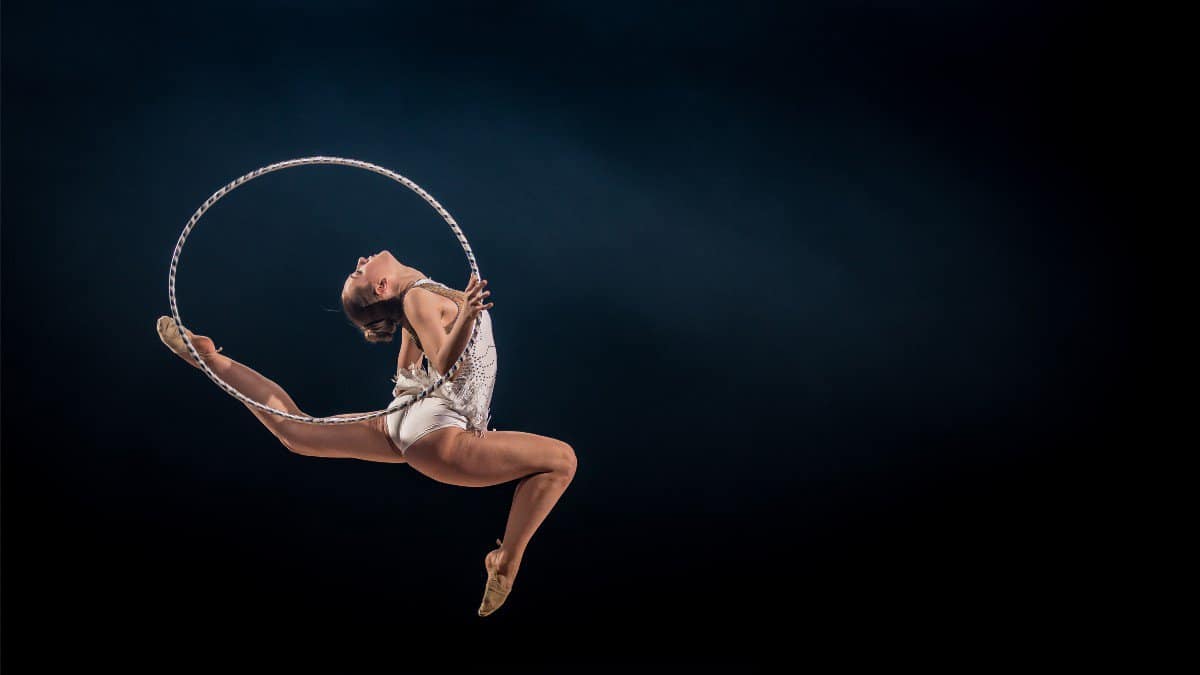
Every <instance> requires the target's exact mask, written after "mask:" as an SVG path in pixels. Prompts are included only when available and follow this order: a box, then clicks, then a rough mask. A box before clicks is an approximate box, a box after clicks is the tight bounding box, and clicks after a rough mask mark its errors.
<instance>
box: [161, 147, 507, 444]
mask: <svg viewBox="0 0 1200 675" xmlns="http://www.w3.org/2000/svg"><path fill="white" fill-rule="evenodd" d="M310 164H336V165H339V166H352V167H354V168H356V169H366V170H367V171H372V172H374V173H377V174H379V175H381V176H386V177H388V178H391V179H392V180H394V181H396V182H397V183H400V184H401V185H403V186H404V187H406V188H408V189H410V190H412V191H413V192H415V193H417V194H418V195H419V196H420V197H421V199H424V200H425V201H426V202H428V203H429V205H430V206H432V207H433V210H434V211H437V213H438V215H439V216H441V217H442V218H443V219H444V220H445V221H446V223H447V224H449V225H450V229H451V230H452V231H453V232H454V236H456V237H458V243H460V244H462V247H463V251H465V252H466V254H467V263H468V264H469V265H470V266H471V272H472V274H474V275H475V277H476V278H482V277H481V276H480V274H479V265H478V264H477V263H476V262H475V253H474V252H472V251H471V245H470V244H469V243H467V237H466V235H464V234H463V232H462V230H461V229H460V228H459V227H458V223H457V222H455V220H454V218H453V217H451V216H450V213H449V212H448V211H446V209H445V208H444V207H443V206H442V205H441V204H439V203H438V201H437V200H436V199H434V198H433V195H430V194H429V193H428V192H426V191H424V190H422V189H421V186H420V185H417V184H416V183H414V182H412V181H411V180H409V179H407V178H405V177H404V176H401V175H400V174H398V173H396V172H395V171H390V170H388V169H385V168H383V167H382V166H377V165H375V164H371V163H369V162H362V161H359V160H357V159H347V158H345V157H303V158H300V159H289V160H287V161H284V162H276V163H275V164H271V165H268V166H264V167H262V168H261V169H255V170H254V171H251V172H250V173H248V174H246V175H244V176H241V177H239V178H237V179H235V180H233V181H232V182H230V183H229V184H227V185H225V186H224V187H222V188H221V189H220V190H217V191H216V192H214V193H213V194H212V196H211V197H209V198H208V199H206V200H204V203H203V204H201V205H200V208H199V209H196V212H195V213H193V214H192V217H191V219H189V220H188V222H187V225H185V226H184V228H183V233H182V234H180V235H179V242H178V243H177V244H175V252H174V253H173V254H171V272H170V274H169V275H168V279H167V294H168V296H169V297H170V300H171V316H172V317H174V318H175V326H176V328H177V330H178V332H179V336H180V337H181V338H183V343H184V344H185V345H187V348H188V352H189V353H191V355H192V359H194V360H195V361H196V363H197V364H199V366H200V369H201V370H203V371H204V374H205V375H207V376H208V379H210V380H212V381H213V382H215V383H216V384H217V386H218V387H220V388H221V389H223V390H224V391H225V393H227V394H229V395H230V396H232V397H234V398H236V399H237V400H239V401H241V402H242V403H245V404H246V405H249V406H252V407H254V408H258V409H259V410H262V411H263V412H268V413H271V414H272V415H278V416H280V417H284V418H286V419H289V420H294V421H296V422H304V423H306V424H354V423H355V422H362V421H364V420H369V419H374V418H376V417H382V416H384V415H390V414H391V413H394V412H396V411H398V410H403V409H405V408H407V407H408V406H410V405H412V404H413V403H416V402H417V401H420V400H421V399H424V398H425V397H426V396H428V395H429V394H430V393H431V392H433V391H434V390H435V389H437V388H438V387H440V386H442V383H443V382H445V381H446V380H448V379H450V378H451V377H454V373H455V372H457V371H458V367H459V365H460V364H461V363H462V362H463V359H464V358H466V356H467V354H468V353H469V352H470V351H471V347H472V346H473V345H474V344H475V340H476V338H478V337H479V326H480V323H481V322H482V320H483V314H482V313H479V314H476V315H475V326H474V327H473V328H472V330H471V339H470V340H468V341H467V346H466V347H465V348H464V349H463V352H462V354H460V355H459V357H458V360H457V361H455V362H454V365H452V366H450V369H449V370H447V371H446V372H445V374H443V375H440V376H438V378H437V379H435V380H434V381H433V383H432V384H430V385H429V386H427V387H425V388H424V389H422V390H421V391H420V392H419V393H418V394H416V395H415V396H414V398H413V399H412V400H409V401H405V402H404V403H401V404H399V405H396V406H392V407H390V408H387V409H385V410H376V411H374V412H369V413H362V414H359V415H347V416H338V417H309V416H308V415H297V414H295V413H290V412H286V411H284V410H277V409H275V408H272V407H271V406H268V405H263V404H262V403H259V402H258V401H254V400H252V399H250V398H248V397H246V396H245V395H244V394H242V392H240V391H238V390H237V389H234V388H233V386H231V385H230V384H229V383H228V382H226V381H225V380H222V379H221V378H220V377H218V376H217V374H216V373H214V372H213V370H212V368H209V367H208V364H207V363H205V362H204V359H202V358H200V353H199V352H197V351H196V347H195V346H194V345H193V344H192V340H191V338H189V337H188V335H187V332H186V331H185V330H184V328H185V326H184V325H183V318H182V317H181V316H179V305H178V303H177V302H176V301H175V276H176V274H177V273H178V271H179V255H180V254H181V253H183V243H184V242H185V241H187V238H188V235H189V234H191V231H192V229H193V228H195V227H196V223H198V222H200V217H201V216H203V215H204V212H205V211H208V210H209V209H210V208H212V206H213V204H216V203H217V201H218V200H220V199H221V198H222V197H224V196H225V195H227V194H229V193H230V192H233V191H234V190H235V189H237V188H238V187H240V186H241V185H243V184H245V183H247V182H249V181H252V180H254V179H255V178H258V177H259V176H263V175H266V174H268V173H272V172H275V171H282V170H283V169H291V168H293V167H297V166H307V165H310Z"/></svg>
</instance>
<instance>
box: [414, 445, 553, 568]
mask: <svg viewBox="0 0 1200 675" xmlns="http://www.w3.org/2000/svg"><path fill="white" fill-rule="evenodd" d="M405 458H406V459H407V460H408V464H409V466H411V467H412V468H414V469H416V470H417V471H419V472H421V473H423V474H425V475H426V476H429V477H430V478H433V479H434V480H437V481H440V482H443V483H449V484H451V485H461V486H464V487H486V486H489V485H498V484H500V483H507V482H508V481H512V480H518V479H519V480H520V482H519V483H517V489H516V493H515V494H514V495H513V502H512V507H511V508H510V509H509V512H508V524H507V526H506V527H505V530H504V542H503V544H502V545H501V547H500V549H499V551H498V552H494V553H489V554H488V555H489V556H493V558H492V561H493V566H494V567H496V568H497V570H498V572H499V574H500V576H501V577H502V583H503V584H504V585H506V586H510V585H511V584H512V581H513V579H514V578H515V577H516V575H517V570H518V569H519V568H520V566H521V559H522V558H523V557H524V556H525V547H526V546H528V545H529V540H530V539H531V538H532V537H533V533H534V532H535V531H537V529H538V527H539V526H540V525H541V524H542V521H544V520H545V519H546V516H547V515H548V514H549V513H550V510H551V509H553V508H554V505H555V504H556V503H557V502H558V498H559V497H561V496H562V494H563V492H565V491H566V489H567V486H568V485H570V483H571V479H572V478H574V477H575V468H576V464H577V462H576V458H575V450H574V449H573V448H572V447H571V446H570V445H568V444H567V443H565V442H563V441H560V440H558V439H555V438H550V437H547V436H539V435H537V434H531V433H526V432H524V431H489V432H487V433H485V434H483V435H482V436H479V435H476V434H475V433H474V432H472V431H468V430H466V429H461V428H457V427H447V428H443V429H437V430H435V431H432V432H430V433H428V434H426V435H425V436H423V437H421V438H420V439H419V440H417V441H416V442H415V443H413V444H412V445H411V446H409V447H408V448H407V450H406V452H405ZM485 564H486V563H485Z"/></svg>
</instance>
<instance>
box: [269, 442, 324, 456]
mask: <svg viewBox="0 0 1200 675" xmlns="http://www.w3.org/2000/svg"><path fill="white" fill-rule="evenodd" d="M279 442H280V443H281V444H283V447H285V448H287V449H288V452H291V453H294V454H297V455H302V456H304V457H320V456H321V453H320V452H319V451H318V450H317V449H316V448H313V447H309V446H307V445H302V444H300V443H296V442H295V441H289V440H287V439H286V438H280V439H279Z"/></svg>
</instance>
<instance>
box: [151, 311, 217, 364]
mask: <svg viewBox="0 0 1200 675" xmlns="http://www.w3.org/2000/svg"><path fill="white" fill-rule="evenodd" d="M156 328H157V329H158V339H159V340H162V343H163V344H165V345H166V346H167V347H169V348H170V350H171V351H173V352H175V354H176V355H177V356H179V358H181V359H183V360H184V361H187V362H188V363H190V364H192V365H193V366H196V367H197V368H199V367H200V366H198V365H196V363H195V360H194V359H193V358H192V355H191V353H190V352H188V348H187V345H185V344H184V343H183V338H181V337H179V330H178V329H177V328H176V327H175V319H174V318H172V317H169V316H160V317H158V325H157V326H156ZM184 330H186V331H187V334H188V337H189V338H191V340H192V345H193V346H194V347H195V348H196V351H197V352H199V354H200V356H201V357H203V358H204V359H206V360H207V359H208V357H210V356H212V355H213V354H216V353H217V352H219V351H221V350H220V349H217V348H216V345H214V344H213V341H212V340H210V339H209V338H206V337H204V336H203V335H196V334H195V333H193V332H192V331H190V330H188V329H186V328H184Z"/></svg>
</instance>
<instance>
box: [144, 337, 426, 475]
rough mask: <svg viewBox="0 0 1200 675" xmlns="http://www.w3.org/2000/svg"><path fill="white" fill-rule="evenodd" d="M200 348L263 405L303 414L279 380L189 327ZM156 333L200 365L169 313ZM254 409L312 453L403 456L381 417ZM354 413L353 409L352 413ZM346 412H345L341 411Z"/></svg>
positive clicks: (298, 449) (296, 448)
mask: <svg viewBox="0 0 1200 675" xmlns="http://www.w3.org/2000/svg"><path fill="white" fill-rule="evenodd" d="M188 333H189V335H190V336H191V338H192V344H193V345H195V347H196V351H197V352H199V353H200V355H201V356H202V357H203V358H204V362H205V363H207V364H208V367H209V368H212V369H213V372H215V373H216V374H217V376H218V377H220V378H221V379H222V380H225V381H226V382H228V383H229V384H230V385H231V386H232V387H233V388H234V389H237V390H238V391H240V392H241V393H242V394H244V395H245V396H246V397H247V398H249V399H251V400H253V401H257V402H259V403H262V404H263V405H267V406H270V407H272V408H276V409H278V410H283V411H285V412H290V413H294V414H297V415H305V414H306V413H304V412H303V411H301V410H300V407H299V406H297V405H296V402H295V401H293V400H292V397H291V396H288V393H287V392H286V391H284V390H283V388H282V387H280V386H279V385H278V384H276V383H275V382H273V381H271V380H270V379H268V378H266V377H264V376H263V375H262V374H260V373H259V372H257V371H255V370H254V369H253V368H250V367H249V366H247V365H245V364H242V363H238V362H237V361H234V360H233V359H231V358H229V357H228V356H225V355H224V354H221V353H218V352H217V350H216V347H215V346H214V345H213V341H212V340H211V339H209V338H207V337H204V336H203V335H196V334H194V333H191V331H189V332H188ZM158 334H159V337H160V338H161V339H162V340H163V342H164V343H166V345H167V346H168V347H169V348H170V349H171V351H173V352H175V353H176V354H177V355H178V356H179V357H180V358H182V359H183V360H184V361H187V362H188V363H189V364H191V365H192V366H193V367H195V368H199V367H200V366H199V365H197V364H196V363H195V362H194V361H193V359H192V355H191V354H190V353H188V351H187V347H186V346H185V345H184V344H183V340H182V338H180V337H179V334H178V332H177V330H176V328H175V321H174V319H172V318H171V317H166V316H164V317H161V318H159V320H158ZM246 408H247V409H249V410H250V412H252V413H254V416H255V417H257V418H258V419H259V421H261V422H262V423H263V426H265V427H267V429H268V430H270V432H271V433H272V434H274V435H275V437H276V438H278V439H279V442H280V443H282V444H283V446H284V447H286V448H287V449H288V450H291V451H292V452H295V453H297V454H301V455H309V456H314V457H342V458H352V459H362V460H367V461H371V462H389V463H403V462H404V461H405V460H404V458H403V457H401V456H400V454H399V453H398V452H396V450H395V448H393V447H392V444H391V442H390V441H389V440H388V438H387V431H386V429H385V428H384V426H383V425H384V421H383V418H382V417H377V418H375V419H371V420H366V421H364V422H355V423H353V424H336V425H318V424H305V423H304V422H296V421H293V420H289V419H285V418H282V417H280V416H278V415H273V414H271V413H268V412H263V411H262V410H259V409H258V408H254V407H252V406H250V405H246ZM352 414H354V413H349V414H348V415H352ZM343 416H347V415H343Z"/></svg>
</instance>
